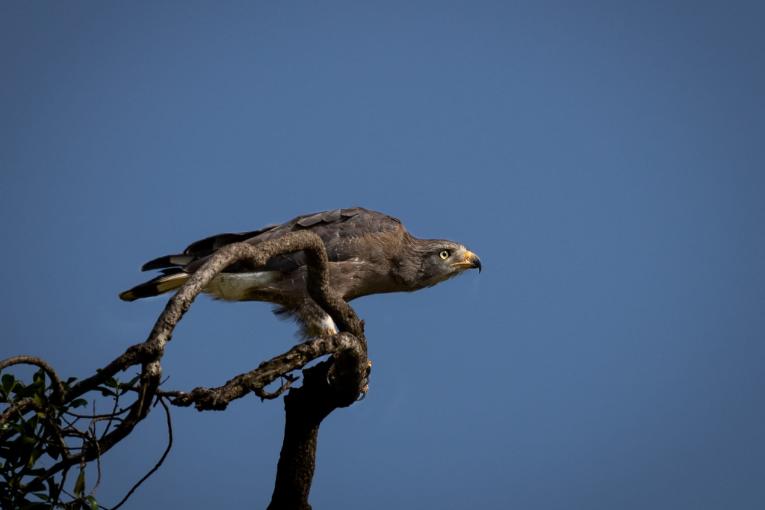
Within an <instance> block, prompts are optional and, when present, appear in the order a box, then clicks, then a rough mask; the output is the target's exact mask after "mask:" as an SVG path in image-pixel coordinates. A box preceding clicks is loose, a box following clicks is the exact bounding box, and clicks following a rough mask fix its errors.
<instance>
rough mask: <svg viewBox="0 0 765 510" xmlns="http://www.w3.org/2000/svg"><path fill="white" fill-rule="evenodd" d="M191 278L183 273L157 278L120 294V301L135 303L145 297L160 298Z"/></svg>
mask: <svg viewBox="0 0 765 510" xmlns="http://www.w3.org/2000/svg"><path fill="white" fill-rule="evenodd" d="M189 276H191V275H189V274H188V273H183V272H178V273H173V274H164V275H161V276H157V277H156V278H154V279H153V280H149V281H148V282H145V283H142V284H140V285H136V286H135V287H133V288H132V289H130V290H126V291H125V292H122V293H121V294H120V299H121V300H123V301H135V300H136V299H141V298H145V297H151V296H159V295H160V294H164V293H165V292H169V291H171V290H175V289H177V288H178V287H180V286H181V285H183V284H184V283H185V282H186V280H188V279H189Z"/></svg>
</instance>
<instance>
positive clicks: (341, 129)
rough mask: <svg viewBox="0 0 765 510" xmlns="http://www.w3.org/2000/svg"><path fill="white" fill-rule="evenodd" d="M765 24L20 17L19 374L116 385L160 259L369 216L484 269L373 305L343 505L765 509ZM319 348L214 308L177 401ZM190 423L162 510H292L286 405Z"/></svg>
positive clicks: (10, 67)
mask: <svg viewBox="0 0 765 510" xmlns="http://www.w3.org/2000/svg"><path fill="white" fill-rule="evenodd" d="M762 5H763V4H762V3H761V2H752V3H748V2H714V3H709V2H667V1H662V2H524V3H516V2H432V3H426V2H376V3H366V2H177V3H176V2H148V3H145V4H142V3H139V2H96V1H92V2H82V1H75V2H19V1H6V2H2V3H0V72H1V73H2V79H0V214H1V215H2V222H1V223H0V229H2V230H0V238H2V245H3V249H2V251H1V252H0V263H1V265H0V267H1V268H2V269H0V282H1V283H2V285H0V310H2V312H0V313H1V314H2V321H3V329H4V331H3V334H2V338H3V340H2V343H1V344H0V357H6V356H9V355H13V354H19V353H30V354H36V355H40V356H43V357H44V358H46V359H48V360H49V361H50V362H51V363H52V364H53V365H55V366H56V367H57V368H58V369H59V371H60V372H61V373H62V375H64V376H69V375H77V376H84V375H87V374H88V373H90V372H91V371H92V370H93V369H95V368H96V367H98V366H102V365H103V364H105V363H106V362H107V361H109V360H110V359H112V358H113V357H115V356H116V355H118V354H120V353H121V352H122V351H123V349H124V348H125V347H127V346H128V345H130V344H131V343H135V342H138V341H142V340H143V339H144V338H145V337H146V335H147V333H148V331H149V329H150V328H151V325H152V323H153V321H154V319H155V317H156V316H157V314H158V313H159V312H160V310H161V308H162V306H163V303H164V299H153V300H147V301H141V302H135V303H123V302H121V301H119V300H118V299H117V293H118V292H119V291H121V290H124V289H125V288H127V287H129V286H132V285H133V284H135V283H138V282H139V281H141V279H142V278H143V277H144V275H142V274H140V273H139V271H138V269H139V267H140V264H141V263H143V262H144V261H146V260H149V259H151V258H153V257H155V256H158V255H163V254H166V253H169V252H173V251H174V250H178V249H182V248H183V247H185V246H186V244H188V242H190V241H193V240H195V239H198V238H201V237H204V236H207V235H209V234H213V233H218V232H222V231H239V230H248V229H254V228H257V227H259V226H262V225H265V224H268V223H272V222H280V221H285V220H288V219H290V218H292V217H294V216H296V215H298V214H301V213H307V212H312V211H320V210H324V209H332V208H337V207H348V206H354V205H362V206H365V207H368V208H372V209H377V210H381V211H384V212H387V213H390V214H393V215H395V216H398V217H400V218H401V219H402V220H403V221H404V223H405V224H406V225H407V227H408V228H409V230H410V231H411V232H412V233H414V234H415V235H418V236H421V237H438V238H449V239H453V240H457V241H459V242H462V243H464V244H466V245H467V246H468V247H470V248H471V249H472V250H474V251H475V252H476V253H478V254H479V255H480V256H481V259H482V261H483V264H484V271H483V273H482V274H481V275H480V276H479V275H478V274H477V272H474V271H473V272H470V273H468V274H466V275H464V276H462V277H460V278H458V279H456V280H452V281H449V282H447V283H445V284H442V285H439V286H437V287H435V288H432V289H428V290H425V291H421V292H417V293H414V294H407V295H403V294H401V295H395V294H394V295H383V296H373V297H368V298H363V299H360V300H358V301H356V302H354V305H355V306H356V309H357V311H358V312H359V313H360V314H361V315H362V317H363V318H364V319H365V320H366V323H367V333H368V337H369V343H370V356H371V358H372V360H373V361H374V371H373V377H372V381H371V391H370V393H369V395H368V397H367V398H366V400H364V401H363V402H361V403H359V404H357V405H354V406H353V407H352V408H350V409H346V410H341V411H338V412H336V413H334V414H332V415H331V416H330V417H329V418H328V419H327V420H326V421H325V423H324V425H323V427H322V429H321V436H320V442H319V456H318V469H317V473H316V477H315V481H314V487H313V491H312V499H311V500H312V502H313V504H314V507H315V508H316V509H322V508H324V509H326V508H358V507H359V505H360V504H359V502H360V501H361V502H363V506H364V507H365V508H368V509H389V508H412V509H419V508H439V509H461V508H518V509H524V510H558V509H560V510H564V509H565V510H568V509H572V508H583V509H588V510H597V509H604V510H606V509H608V510H611V509H614V508H619V509H636V510H637V509H646V508H651V509H673V510H674V509H685V508H692V509H695V510H699V509H720V508H736V509H754V508H762V507H763V506H762V505H763V504H765V484H763V476H764V475H765V463H764V462H765V460H764V459H765V432H763V431H765V424H764V423H763V421H765V408H764V406H763V403H764V402H763V394H765V370H763V365H764V364H765V344H764V343H763V340H765V313H763V312H764V311H765V263H764V262H763V261H765V228H763V221H764V220H765V199H764V196H765V151H764V149H763V141H764V140H763V135H765V120H764V119H765V107H763V105H765V101H763V91H764V90H765V61H764V60H763V51H764V50H765V32H764V31H763V29H762V27H763V19H765V18H764V16H765V8H763V6H762ZM293 329H294V327H293V325H292V324H289V323H284V322H280V321H278V320H276V319H275V318H274V317H273V316H272V315H271V314H270V311H269V306H268V305H265V304H259V303H244V304H241V303H236V304H230V303H229V304H227V303H220V302H214V301H212V300H210V299H207V298H204V299H200V300H199V301H198V302H197V303H196V304H195V305H194V307H193V308H192V309H191V311H190V313H189V314H188V315H187V316H186V318H185V320H184V321H183V322H182V323H181V325H180V327H179V328H178V330H177V331H176V334H175V337H174V340H173V342H172V343H171V344H170V345H169V348H168V352H167V355H166V357H165V361H164V368H165V374H166V375H167V376H169V378H170V379H169V381H168V382H167V384H166V386H167V388H168V389H170V388H173V389H190V388H192V387H194V386H197V385H218V384H221V383H223V382H224V381H225V380H227V379H228V378H229V377H231V376H232V375H234V374H236V373H239V372H243V371H246V370H249V369H251V368H254V367H255V366H257V365H258V363H260V361H262V360H263V359H265V358H268V357H270V356H272V355H275V354H277V353H280V352H282V351H284V350H286V349H287V348H289V347H290V346H291V345H292V343H293V342H294V337H293ZM129 376H132V373H131V374H126V378H127V377H129ZM173 416H174V420H175V441H176V442H175V448H174V450H173V451H172V453H171V454H170V457H169V458H168V460H167V461H166V463H165V465H164V466H163V468H162V469H161V471H160V472H159V473H158V474H157V475H155V476H154V477H153V478H152V479H150V480H149V481H148V482H147V483H146V484H145V485H144V486H143V487H142V488H141V489H140V490H139V491H138V493H137V494H136V495H135V496H134V498H133V500H132V503H131V505H130V507H132V508H166V507H168V506H170V507H172V508H189V509H203V508H204V509H207V508H213V507H221V508H223V507H234V508H240V507H254V508H264V507H265V505H266V504H267V502H268V500H269V497H270V494H271V490H272V486H273V478H274V473H275V466H276V460H277V456H278V451H279V447H280V443H281V433H282V425H283V422H282V420H283V414H282V404H281V402H278V401H277V402H265V403H261V402H260V401H259V400H257V399H256V398H254V397H253V398H248V399H245V400H240V401H237V402H235V403H234V404H233V405H231V407H230V408H229V410H227V411H226V412H223V413H204V414H200V413H197V412H196V411H193V410H190V409H175V410H174V413H173ZM163 427H164V418H163V416H162V413H161V412H155V413H153V414H152V415H151V416H150V417H149V419H147V421H146V422H145V423H143V424H142V425H140V426H139V427H138V428H137V430H136V431H135V432H134V434H133V435H132V436H131V437H130V439H129V440H128V441H125V443H124V444H122V445H120V446H118V447H117V448H115V449H114V450H113V451H112V452H110V453H109V454H108V455H107V457H106V458H105V468H104V471H105V479H104V480H103V482H102V485H101V487H100V489H99V491H98V493H97V495H98V497H99V499H100V500H101V501H102V502H103V503H104V504H107V505H109V504H113V503H114V502H116V501H117V500H118V499H119V498H120V497H121V495H122V494H123V493H124V491H126V490H127V488H129V486H130V485H132V483H133V482H134V481H135V480H136V479H138V478H139V477H140V476H141V475H142V474H143V473H144V472H145V471H146V470H148V469H149V468H150V467H151V466H152V465H153V464H154V462H155V461H156V459H157V458H158V457H159V455H160V453H161V450H162V448H163V446H164V442H165V433H164V430H163Z"/></svg>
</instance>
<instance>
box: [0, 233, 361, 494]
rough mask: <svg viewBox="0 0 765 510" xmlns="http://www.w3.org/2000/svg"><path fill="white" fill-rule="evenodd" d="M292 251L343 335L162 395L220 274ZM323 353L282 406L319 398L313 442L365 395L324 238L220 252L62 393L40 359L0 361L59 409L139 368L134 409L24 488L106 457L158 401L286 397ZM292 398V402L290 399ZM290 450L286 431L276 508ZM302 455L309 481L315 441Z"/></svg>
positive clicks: (294, 238)
mask: <svg viewBox="0 0 765 510" xmlns="http://www.w3.org/2000/svg"><path fill="white" fill-rule="evenodd" d="M295 251H303V252H304V253H305V255H306V264H307V268H308V271H307V274H308V278H307V290H308V293H309V295H310V296H311V298H312V299H313V300H314V301H315V302H316V303H317V304H318V305H319V306H320V307H322V308H323V309H324V311H325V312H326V313H327V314H328V315H329V316H330V317H332V319H333V320H334V322H335V324H337V326H338V328H339V330H340V333H338V334H336V335H333V336H331V337H328V338H316V339H313V340H310V341H308V342H305V343H303V344H300V345H297V346H295V347H293V348H292V349H290V350H289V351H288V352H286V353H284V354H282V355H280V356H277V357H275V358H273V359H271V360H269V361H267V362H264V363H261V365H260V366H259V367H258V368H256V369H254V370H251V371H249V372H247V373H244V374H240V375H238V376H236V377H234V378H233V379H231V380H229V381H228V382H226V383H225V384H224V385H223V386H220V387H218V388H195V389H193V390H192V391H191V392H188V393H186V392H180V391H175V392H163V391H159V385H160V378H161V374H162V367H161V364H160V361H161V359H162V356H163V355H164V352H165V348H166V345H167V343H168V342H169V341H170V340H171V339H172V334H173V331H174V329H175V327H176V325H177V324H178V322H179V321H180V320H181V319H182V317H183V315H184V314H185V313H186V312H187V311H188V309H189V308H190V307H191V304H192V303H193V302H194V299H196V297H197V296H198V295H199V293H200V292H202V290H203V289H204V288H205V287H206V285H207V284H208V283H209V282H210V281H211V280H212V279H213V278H214V277H215V276H216V275H217V274H218V273H220V272H221V271H223V270H224V269H225V268H226V267H228V266H229V265H231V264H233V263H235V262H237V261H240V260H250V261H252V262H253V263H254V264H255V265H256V266H264V265H265V264H266V262H267V261H268V260H269V259H270V258H271V257H273V256H275V255H279V254H286V253H291V252H295ZM326 354H333V357H332V358H330V359H329V360H327V361H325V362H323V363H321V364H319V365H317V366H316V367H313V368H312V369H308V370H305V371H304V384H303V386H302V387H301V388H298V389H297V390H295V389H292V390H291V391H290V394H289V395H288V396H287V399H286V400H285V402H289V401H299V400H300V399H299V398H297V397H299V396H300V395H303V394H306V393H315V395H314V397H316V398H317V399H318V400H316V402H321V403H322V412H321V413H320V417H319V415H317V416H316V417H312V418H311V419H310V420H309V421H310V422H311V427H312V430H314V431H315V432H314V436H315V433H316V432H317V431H318V424H319V423H320V422H321V419H323V417H324V416H326V414H328V413H329V412H331V410H332V409H335V408H337V407H345V406H347V405H350V404H351V403H353V402H354V401H355V400H356V399H357V397H358V396H359V394H360V393H363V392H365V391H366V384H365V382H366V378H367V376H368V373H369V371H368V363H367V345H366V339H365V337H364V323H363V321H361V320H360V319H359V318H358V317H357V315H356V313H355V312H354V311H353V309H352V308H351V307H350V306H349V305H348V304H347V303H346V302H345V301H344V300H343V299H342V297H340V296H339V295H338V294H336V293H335V292H334V291H333V290H332V288H331V287H330V283H329V265H328V259H327V253H326V250H325V247H324V244H323V242H322V241H321V238H320V237H318V236H317V235H316V234H313V233H311V232H308V231H300V232H294V233H289V234H287V235H285V236H283V237H280V238H278V239H272V240H268V241H264V242H262V243H259V244H257V245H251V244H247V243H235V244H231V245H227V246H224V247H223V248H221V249H219V250H218V251H216V252H215V254H213V255H212V256H211V257H210V258H209V260H208V261H207V262H206V263H205V264H204V265H203V266H202V267H201V268H200V269H199V270H197V271H196V272H195V273H194V274H193V275H192V276H191V277H190V278H189V279H188V280H187V281H186V282H185V283H184V285H183V286H182V287H181V288H180V289H179V290H178V292H177V293H176V294H175V295H174V296H173V297H172V298H171V299H170V300H169V301H168V303H167V305H166V306H165V308H164V310H163V311H162V313H161V314H160V315H159V317H158V318H157V320H156V322H155V324H154V326H153V328H152V330H151V332H150V333H149V336H148V338H147V339H146V341H144V342H143V343H140V344H135V345H132V346H130V347H128V348H127V349H126V350H125V352H124V353H123V354H122V355H120V356H118V357H117V358H115V359H114V360H112V361H111V362H110V363H108V364H107V365H106V366H105V367H103V368H102V369H99V370H97V371H96V373H95V374H93V375H91V376H90V377H88V378H86V379H83V380H81V381H79V382H78V383H76V384H75V385H73V386H72V387H71V388H70V389H69V390H68V391H66V392H65V391H64V387H63V385H62V383H61V380H60V378H59V377H58V375H57V374H56V372H55V371H54V370H53V368H52V367H50V366H49V365H48V364H47V363H45V362H44V361H43V360H41V359H39V358H34V357H31V356H17V357H15V358H10V359H8V360H5V361H1V362H0V369H2V368H5V367H7V366H10V365H13V364H18V363H27V364H33V365H36V366H39V367H40V368H42V369H43V370H44V371H45V372H46V373H47V374H48V376H49V377H50V379H51V381H52V383H53V384H52V385H53V398H54V399H56V401H57V402H59V403H69V402H72V401H73V400H74V399H76V398H78V397H80V396H81V395H83V394H85V393H87V392H90V391H93V390H95V389H97V388H98V387H99V386H101V385H102V384H105V383H106V382H107V381H109V380H110V379H111V378H112V377H114V376H115V375H116V374H117V373H118V372H121V371H125V370H127V369H128V368H130V367H131V366H134V365H138V364H140V365H141V374H140V379H139V381H140V384H139V385H138V387H137V388H135V391H136V392H137V395H138V396H137V398H136V400H135V402H133V404H131V405H130V406H128V407H127V408H125V410H124V411H127V416H125V417H124V418H122V419H121V420H120V421H119V422H118V423H117V425H116V426H115V427H114V429H113V430H111V431H108V429H107V431H106V432H105V433H104V435H103V436H102V437H101V438H100V439H98V440H94V441H89V442H88V443H87V444H85V445H84V446H83V447H82V450H81V451H80V452H79V454H78V455H76V456H72V455H69V454H68V453H67V452H64V453H65V454H64V455H62V457H61V460H60V461H59V462H57V463H55V464H54V465H52V466H50V467H49V468H48V469H46V470H45V472H44V473H43V474H41V475H39V476H38V477H37V478H36V479H35V480H33V481H32V482H31V483H30V484H28V486H38V485H39V483H40V482H42V481H44V480H46V479H49V478H51V477H52V476H54V475H56V474H57V473H60V472H62V471H63V472H64V473H66V471H67V470H68V469H69V468H70V467H71V466H72V465H74V464H75V463H78V462H89V461H92V460H93V459H95V458H97V457H100V456H101V455H103V454H104V453H106V452H107V451H108V450H109V449H111V447H112V446H114V445H115V444H116V443H118V442H119V441H120V440H122V439H123V438H124V437H125V436H127V435H128V434H129V433H130V432H131V431H132V430H133V428H134V427H135V426H136V424H138V423H139V422H140V421H141V420H143V419H144V418H145V417H146V416H147V415H148V413H149V411H150V409H151V402H152V400H153V399H154V398H155V397H157V396H159V398H160V402H161V403H162V405H163V406H164V405H165V403H164V402H163V401H162V397H170V398H171V399H172V400H171V402H172V403H173V404H174V405H178V406H190V405H192V404H194V405H195V407H196V408H197V409H198V410H200V411H201V410H220V409H225V407H226V406H227V405H228V403H229V402H231V401H232V400H235V399H238V398H241V397H243V396H245V395H247V394H248V393H250V392H254V393H255V394H256V395H259V396H261V398H275V397H276V396H278V395H280V394H281V393H283V392H284V391H286V390H287V389H288V388H289V387H290V385H291V384H292V382H294V381H295V380H296V378H295V377H293V376H290V375H289V373H290V372H292V371H294V370H298V369H301V368H303V367H304V366H305V365H306V364H307V363H308V362H310V361H311V360H313V359H316V358H317V357H321V356H324V355H326ZM319 372H321V377H320V378H321V383H320V384H317V383H315V382H313V381H315V380H317V377H314V375H315V374H318V373H319ZM279 377H283V378H286V380H287V382H286V383H284V384H283V385H282V386H281V387H280V388H279V389H278V390H277V391H276V392H274V393H269V392H267V391H266V390H265V389H264V388H265V387H266V386H267V385H268V384H270V383H272V382H273V381H275V380H276V379H278V378H279ZM317 391H318V393H317ZM293 394H294V395H296V396H297V397H295V398H291V397H292V395H293ZM28 400H29V399H24V400H22V401H19V402H18V403H16V404H15V405H14V406H11V407H10V408H9V409H6V410H5V411H4V412H3V413H2V415H0V423H2V422H3V421H6V420H8V419H9V418H10V417H11V415H14V414H16V413H25V412H27V411H29V410H30V409H32V408H34V406H35V404H34V402H31V401H28ZM312 405H313V404H312ZM287 414H288V425H289V422H290V412H289V405H287ZM293 414H294V413H293ZM94 415H95V413H94ZM316 418H318V419H316ZM285 449H286V450H285ZM289 449H290V448H288V437H287V431H286V430H285V443H284V446H283V449H282V455H281V458H280V461H279V473H278V474H277V488H276V489H275V491H274V498H275V499H274V501H278V499H279V498H278V497H277V496H278V494H280V490H279V487H280V480H284V479H286V478H289V477H290V476H291V475H290V474H289V470H283V469H282V468H283V466H282V464H283V462H282V461H283V460H285V459H287V460H289V451H288V450H289ZM302 453H303V454H304V455H308V456H309V457H310V459H308V460H307V462H308V464H310V465H311V469H310V474H311V476H312V474H313V467H312V466H313V463H314V456H315V441H314V444H313V449H312V450H311V451H310V452H302ZM163 458H164V456H163ZM298 461H299V459H298ZM285 462H286V461H285ZM290 462H291V463H293V464H294V463H295V462H296V461H295V459H294V458H293V459H292V460H289V462H286V463H287V464H289V463H290ZM293 478H294V477H293ZM306 481H307V485H306V486H305V487H304V488H303V489H302V493H303V494H304V495H305V498H307V494H308V490H309V489H310V484H311V479H310V477H308V479H307V480H306V479H305V477H303V482H306ZM305 498H304V503H305V505H307V499H305ZM273 505H274V502H273V501H272V507H273V508H277V507H276V506H273ZM309 508H310V507H309Z"/></svg>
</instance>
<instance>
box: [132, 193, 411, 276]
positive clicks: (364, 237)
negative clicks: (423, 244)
mask: <svg viewBox="0 0 765 510" xmlns="http://www.w3.org/2000/svg"><path fill="white" fill-rule="evenodd" d="M299 230H310V231H311V232H314V233H315V234H317V235H318V236H319V237H321V239H322V241H324V245H325V247H326V249H327V255H328V257H329V260H330V261H335V262H337V261H343V260H350V259H361V260H367V259H371V258H377V257H378V254H379V251H380V250H381V249H382V248H381V246H378V244H380V243H375V242H374V238H376V237H379V238H386V239H390V238H391V237H392V238H397V237H403V236H404V235H405V234H406V230H405V229H404V227H403V225H402V224H401V222H400V221H399V220H398V219H396V218H394V217H392V216H388V215H386V214H383V213H380V212H376V211H370V210H368V209H364V208H361V207H356V208H352V209H335V210H332V211H324V212H319V213H315V214H307V215H303V216H298V217H297V218H294V219H292V220H290V221H288V222H286V223H283V224H281V225H272V226H268V227H265V228H262V229H259V230H254V231H251V232H241V233H225V234H218V235H214V236H210V237H207V238H205V239H202V240H199V241H196V242H194V243H191V244H190V245H189V246H188V247H187V248H186V249H185V250H184V251H183V253H181V254H177V255H166V256H164V257H159V258H157V259H154V260H152V261H150V262H147V263H146V264H144V266H143V268H142V269H143V270H144V271H146V270H150V269H163V268H173V267H175V268H182V269H183V270H184V271H186V272H190V273H193V272H194V271H195V270H196V269H197V268H199V267H200V266H201V265H202V264H203V263H204V261H205V259H207V258H208V257H209V256H210V255H212V254H213V253H214V252H215V251H217V250H218V249H220V248H221V247H223V246H226V245H228V244H231V243H236V242H243V241H246V242H248V243H252V244H258V243H260V242H263V241H266V240H268V239H274V238H277V237H280V236H282V235H284V234H286V233H288V232H295V231H299ZM304 264H305V254H304V253H303V252H295V253H290V254H287V255H279V256H277V257H274V258H272V259H271V260H270V261H269V262H268V264H267V265H266V267H265V268H263V267H260V268H257V269H258V270H263V269H266V270H279V271H282V272H287V273H288V272H291V271H293V270H294V269H296V268H298V267H300V266H303V265H304ZM255 269H256V268H255V267H254V266H253V265H252V263H250V262H247V261H242V262H237V263H236V264H233V265H231V266H229V267H228V268H226V272H247V271H253V270H255Z"/></svg>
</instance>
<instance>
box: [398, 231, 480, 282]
mask: <svg viewBox="0 0 765 510" xmlns="http://www.w3.org/2000/svg"><path fill="white" fill-rule="evenodd" d="M416 252H417V258H419V264H418V267H417V271H416V276H415V279H414V281H413V282H412V283H413V284H414V286H415V287H416V288H418V289H421V288H423V287H430V286H432V285H435V284H437V283H440V282H442V281H444V280H448V279H449V278H453V277H455V276H457V275H458V274H460V273H462V272H463V271H465V270H466V269H478V272H480V271H481V259H479V258H478V255H476V254H475V253H473V252H472V251H470V250H468V249H467V248H465V247H464V246H463V245H461V244H459V243H455V242H453V241H445V240H434V239H428V240H420V242H419V243H418V246H417V250H416Z"/></svg>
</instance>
